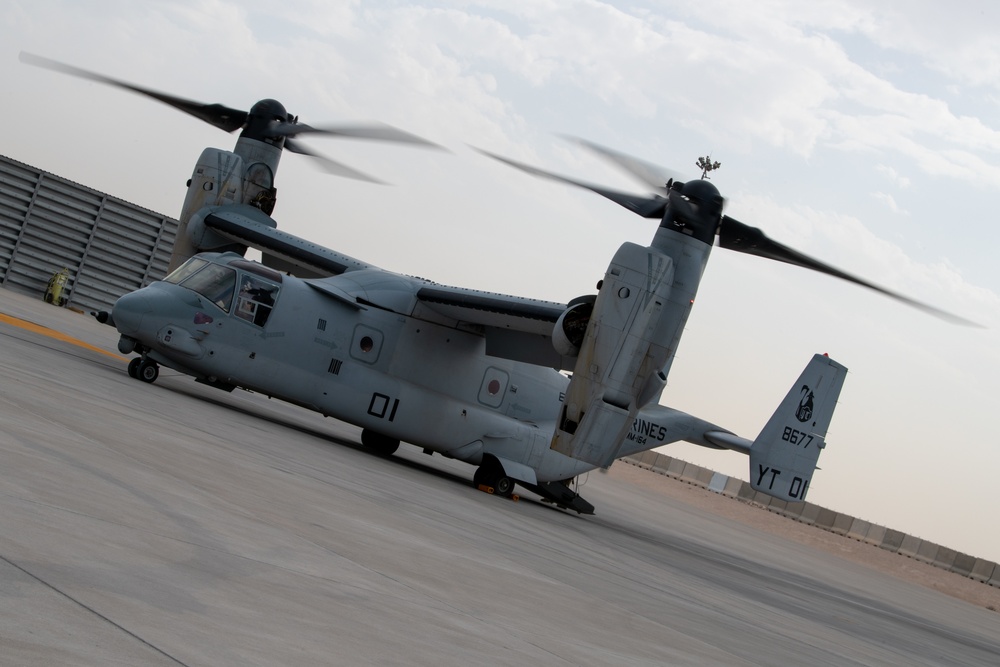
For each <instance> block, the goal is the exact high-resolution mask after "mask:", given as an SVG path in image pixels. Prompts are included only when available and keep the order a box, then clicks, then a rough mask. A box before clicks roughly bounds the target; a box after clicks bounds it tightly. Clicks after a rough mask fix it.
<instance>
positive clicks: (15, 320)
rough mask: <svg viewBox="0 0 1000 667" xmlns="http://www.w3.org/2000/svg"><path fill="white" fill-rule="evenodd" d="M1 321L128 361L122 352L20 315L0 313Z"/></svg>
mask: <svg viewBox="0 0 1000 667" xmlns="http://www.w3.org/2000/svg"><path fill="white" fill-rule="evenodd" d="M0 322H3V323H4V324H10V325H11V326H15V327H19V328H21V329H25V330H27V331H31V332H33V333H37V334H42V335H43V336H48V337H49V338H55V339H56V340H61V341H63V342H64V343H71V344H73V345H77V346H79V347H82V348H85V349H88V350H91V351H93V352H100V353H101V354H104V355H107V356H109V357H111V358H112V359H117V360H118V361H128V358H127V357H123V356H121V355H120V354H115V353H113V352H108V351H107V350H102V349H101V348H99V347H95V346H93V345H91V344H90V343H84V342H83V341H82V340H80V339H79V338H73V337H72V336H70V335H68V334H64V333H62V332H59V331H56V330H55V329H50V328H48V327H43V326H42V325H40V324H35V323H33V322H29V321H28V320H22V319H21V318H19V317H13V316H11V315H4V314H3V313H0Z"/></svg>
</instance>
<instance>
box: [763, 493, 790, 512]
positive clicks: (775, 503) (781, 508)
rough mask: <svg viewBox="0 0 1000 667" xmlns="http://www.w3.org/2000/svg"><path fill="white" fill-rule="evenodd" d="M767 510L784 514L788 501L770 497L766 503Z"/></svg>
mask: <svg viewBox="0 0 1000 667" xmlns="http://www.w3.org/2000/svg"><path fill="white" fill-rule="evenodd" d="M767 509H769V510H770V511H772V512H776V513H778V514H784V513H785V510H787V509H788V501H787V500H782V499H781V498H774V497H771V498H769V499H768V501H767Z"/></svg>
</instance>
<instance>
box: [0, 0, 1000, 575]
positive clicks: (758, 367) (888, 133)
mask: <svg viewBox="0 0 1000 667" xmlns="http://www.w3.org/2000/svg"><path fill="white" fill-rule="evenodd" d="M961 6H962V11H955V8H954V7H953V6H951V5H947V4H942V3H938V2H930V1H924V0H908V1H906V2H903V1H902V0H900V1H897V2H887V1H878V0H859V1H857V2H855V1H853V0H815V1H813V2H809V3H802V2H791V1H789V2H784V1H779V0H758V1H757V2H753V3H746V2H742V1H737V0H703V1H701V2H674V1H672V0H663V1H658V2H654V1H651V0H648V1H636V2H599V1H596V0H586V1H577V0H565V1H557V0H502V1H500V0H485V1H476V0H454V1H452V2H447V1H442V2H429V1H428V2H413V1H409V2H407V1H389V0H387V1H376V2H358V1H348V2H338V1H336V0H287V1H285V2H281V3H275V2H259V1H257V0H243V1H241V2H230V1H226V0H173V1H160V2H157V1H150V2H141V3H140V2H131V1H128V0H118V1H116V0H106V1H103V2H97V1H93V2H86V1H83V2H77V1H72V2H71V1H68V0H66V1H61V0H8V2H7V3H5V11H4V21H3V22H2V23H0V88H2V90H3V91H4V99H5V103H4V104H3V105H2V107H0V122H2V124H3V126H5V127H6V128H7V130H6V132H4V133H3V135H2V138H0V153H3V154H5V155H7V156H9V157H11V158H14V159H16V160H20V161H22V162H25V163H28V164H30V165H33V166H35V167H38V168H40V169H44V170H46V171H51V172H54V173H56V174H59V175H61V176H64V177H66V178H69V179H71V180H74V181H77V182H80V183H83V184H85V185H87V186H89V187H92V188H95V189H97V190H101V191H104V192H108V193H110V194H113V195H115V196H117V197H120V198H122V199H125V200H128V201H131V202H134V203H136V204H140V205H142V206H145V207H148V208H150V209H152V210H154V211H157V212H160V213H164V214H168V215H172V216H177V215H178V213H179V211H180V206H181V203H182V201H183V197H184V183H185V181H186V180H187V179H188V177H189V176H190V173H191V170H192V168H193V166H194V162H195V160H196V159H197V156H198V154H199V153H200V151H201V149H202V148H203V147H205V146H216V147H221V148H227V149H228V148H231V147H232V146H233V144H234V142H235V135H231V136H226V134H225V133H224V132H222V131H220V130H217V129H215V128H213V127H211V126H209V125H206V124H203V123H201V122H199V121H197V120H195V119H193V118H191V117H189V116H186V115H184V114H181V113H178V112H176V111H174V110H172V109H169V108H168V107H165V106H163V105H159V104H157V103H155V102H152V101H149V100H146V99H143V98H140V97H139V96H135V95H131V94H129V93H126V92H122V91H119V90H114V89H110V88H107V87H103V86H100V85H97V84H94V83H90V82H85V81H79V80H75V79H72V78H70V77H66V76H63V75H59V74H55V73H52V72H48V71H45V70H40V69H37V68H33V67H29V66H27V65H23V64H21V63H20V62H19V61H18V53H19V52H20V51H22V50H23V51H28V52H30V53H35V54H39V55H43V56H46V57H49V58H52V59H56V60H61V61H64V62H68V63H71V64H74V65H77V66H79V67H83V68H86V69H90V70H93V71H97V72H101V73H104V74H106V75H108V76H112V77H115V78H119V79H124V80H127V81H131V82H134V83H137V84H140V85H144V86H148V87H151V88H155V89H158V90H163V91H167V92H170V93H172V94H175V95H179V96H182V97H187V98H191V99H195V100H199V101H204V102H220V103H222V104H225V105H227V106H231V107H236V108H243V109H247V108H249V107H250V106H251V105H252V104H253V103H254V102H255V101H257V100H258V99H261V98H266V97H272V98H276V99H279V100H281V101H282V103H283V104H284V105H285V106H286V107H287V108H288V109H289V111H291V112H292V113H294V114H297V115H298V116H299V118H300V120H301V121H303V122H306V123H311V124H320V123H334V122H351V121H359V120H365V121H368V120H378V121H382V122H386V123H389V124H392V125H394V126H397V127H399V128H402V129H405V130H407V131H410V132H413V133H415V134H418V135H420V136H422V137H424V138H426V139H428V140H431V141H434V142H436V143H438V144H440V145H441V146H443V147H445V148H446V149H447V150H444V151H435V150H422V149H416V148H412V147H407V146H398V145H388V144H378V143H373V142H361V141H357V140H341V139H332V138H316V139H311V140H310V141H309V145H310V147H311V148H313V149H314V150H317V151H319V152H322V153H324V154H326V155H328V156H330V157H332V158H335V159H337V160H339V161H342V162H344V163H346V164H349V165H350V166H352V167H354V168H356V169H359V170H362V171H364V172H366V173H368V174H371V175H373V176H376V177H378V178H380V179H382V180H384V181H387V182H388V183H390V184H391V185H375V184H369V183H361V182H358V181H352V180H347V179H342V178H335V177H332V176H329V175H327V174H325V173H324V172H322V171H321V170H318V169H316V168H315V165H314V164H313V162H312V161H311V160H309V159H307V158H304V157H302V156H299V155H292V154H287V153H286V154H285V155H284V156H283V157H282V163H281V166H280V169H279V171H278V174H277V178H276V181H277V185H278V205H277V207H276V209H275V212H274V217H275V218H276V219H277V220H278V223H279V226H280V228H282V229H284V230H286V231H289V232H291V233H293V234H297V235H299V236H303V237H307V238H309V239H311V240H314V241H316V242H319V243H322V244H324V245H326V246H329V247H331V248H334V249H336V250H338V251H340V252H343V253H345V254H348V255H351V256H354V257H357V258H359V259H362V260H364V261H367V262H370V263H372V264H375V265H377V266H381V267H384V268H388V269H392V270H394V271H398V272H401V273H405V274H408V275H418V276H422V277H425V278H430V279H432V280H435V281H437V282H440V283H444V284H452V285H463V286H468V287H474V288H477V289H483V290H489V291H493V292H500V293H505V294H516V295H520V296H531V297H536V298H541V299H547V300H552V301H560V302H566V301H568V300H570V299H572V298H574V297H576V296H579V295H582V294H590V293H593V292H594V286H595V284H596V282H597V280H599V279H600V278H601V277H602V276H603V274H604V272H605V270H606V268H607V264H608V262H609V261H610V259H611V257H612V256H613V255H614V252H615V250H616V249H617V248H618V246H619V245H620V244H622V243H623V242H626V241H631V242H634V243H640V244H643V245H647V244H648V243H649V242H650V240H651V239H652V235H653V233H654V232H655V221H649V220H644V219H642V218H639V217H637V216H635V215H634V214H632V213H630V212H629V211H626V210H625V209H623V208H620V207H619V206H617V205H615V204H613V203H611V202H609V201H606V200H604V199H602V198H600V197H599V196H597V195H595V194H592V193H590V192H587V191H584V190H579V189H575V188H571V187H568V186H565V185H562V184H559V183H555V182H552V181H546V180H541V179H536V178H532V177H531V176H529V175H526V174H524V173H521V172H518V171H515V170H513V169H510V168H509V167H507V166H505V165H502V164H500V163H497V162H494V161H491V160H489V159H488V158H486V157H484V156H482V155H480V154H479V153H477V152H476V151H474V150H473V148H472V147H478V148H483V149H486V150H489V151H492V152H495V153H499V154H502V155H505V156H508V157H510V158H513V159H516V160H520V161H523V162H528V163H530V164H533V165H536V166H538V167H541V168H544V169H548V170H551V171H555V172H558V173H561V174H565V175H568V176H572V177H575V178H578V179H582V180H587V181H590V182H595V183H600V184H604V185H606V186H609V187H613V188H617V189H620V190H625V191H631V192H636V193H644V192H645V189H644V186H642V185H641V184H640V183H638V182H636V181H634V180H633V179H630V178H629V177H628V176H627V175H625V174H623V173H621V172H620V171H619V170H617V169H615V168H614V167H613V166H611V165H608V164H607V163H605V162H602V161H601V160H599V159H597V158H596V157H595V156H594V155H592V154H590V153H588V152H587V151H585V150H584V149H582V148H580V147H579V146H577V145H575V144H574V143H572V142H568V141H566V140H565V138H564V135H570V136H575V137H582V138H585V139H587V140H589V141H592V142H595V143H598V144H601V145H604V146H608V147H611V148H614V149H616V150H618V151H621V152H624V153H628V154H630V155H634V156H636V157H639V158H642V159H644V160H647V161H649V162H654V163H657V164H660V165H663V166H664V167H667V168H670V169H672V170H673V171H675V172H676V173H677V174H678V175H679V176H680V177H681V178H682V179H687V178H694V177H697V176H698V175H699V170H698V169H697V168H696V167H695V161H696V160H697V158H698V157H700V156H711V158H712V159H713V160H717V161H719V162H721V164H722V168H721V169H720V170H718V171H717V172H715V173H714V174H713V175H712V181H713V183H715V185H716V186H717V187H718V188H719V189H720V190H721V191H722V193H723V194H724V195H725V197H726V202H727V203H726V213H727V214H728V215H730V216H732V217H734V218H736V219H738V220H740V221H742V222H744V223H747V224H750V225H753V226H757V227H760V228H762V229H763V230H765V232H766V233H767V234H768V235H770V236H771V237H772V238H775V239H776V240H779V241H781V242H782V243H785V244H787V245H790V246H792V247H794V248H796V249H798V250H800V251H802V252H805V253H807V254H810V255H812V256H814V257H817V258H819V259H821V260H822V261H825V262H827V263H830V264H833V265H834V266H837V267H839V268H841V269H843V270H846V271H848V272H850V273H853V274H856V275H860V276H863V277H865V278H867V279H868V280H870V281H872V282H875V283H877V284H879V285H882V286H885V287H887V288H889V289H892V290H895V291H898V292H902V293H904V294H906V295H908V296H910V297H912V298H915V299H917V300H920V301H923V302H926V303H929V304H931V305H934V306H936V307H939V308H942V309H944V310H947V311H950V312H952V313H955V314H957V315H959V316H962V317H964V318H967V319H969V320H973V321H975V322H977V323H979V324H981V325H982V327H979V328H977V327H967V326H960V325H956V324H952V323H950V322H946V321H943V320H941V319H937V318H935V317H932V316H929V315H927V314H925V313H923V312H921V311H918V310H916V309H913V308H910V307H907V306H905V305H903V304H900V303H898V302H895V301H892V300H889V299H887V298H885V297H883V296H880V295H878V294H875V293H873V292H869V291H867V290H864V289H862V288H859V287H857V286H854V285H850V284H847V283H842V282H840V281H837V280H835V279H833V278H830V277H827V276H822V275H819V274H814V273H810V272H808V271H805V270H802V269H797V268H795V267H791V266H788V265H783V264H779V263H775V262H768V261H765V260H762V259H759V258H756V257H750V256H747V255H741V254H736V253H731V252H728V251H725V250H721V249H718V248H717V249H716V250H715V251H714V252H713V254H712V257H711V260H710V262H709V265H708V269H707V271H706V273H705V277H704V281H703V282H702V285H701V288H700V291H699V294H698V299H697V303H696V304H695V308H694V311H693V313H692V316H691V318H690V320H689V322H688V326H687V329H686V332H685V335H684V338H683V340H682V342H681V345H680V348H679V351H678V355H677V359H676V361H675V363H674V365H673V368H672V371H671V374H670V377H669V384H668V387H667V389H666V391H665V392H664V394H663V397H662V400H661V402H662V403H664V404H667V405H671V406H673V407H676V408H679V409H681V410H685V411H687V412H690V413H692V414H695V415H698V416H700V417H703V418H705V419H708V420H711V421H713V422H715V423H717V424H719V425H720V426H723V427H725V428H729V429H731V430H733V431H735V432H737V433H739V434H741V435H744V436H746V437H749V438H753V437H755V436H756V434H757V432H758V431H759V430H760V429H761V428H762V427H763V425H764V423H765V422H766V421H767V419H768V417H769V416H770V414H771V413H772V412H773V410H774V409H775V408H776V407H777V405H778V403H779V402H780V400H781V398H782V397H783V396H784V394H785V392H786V391H788V389H789V388H790V387H791V385H792V383H793V382H794V381H795V379H796V378H797V376H798V373H799V372H800V371H801V369H802V368H803V367H804V366H805V364H806V362H807V361H808V360H809V358H810V357H811V356H812V355H813V354H814V353H817V352H819V353H829V354H830V356H832V357H833V358H835V359H837V360H838V361H840V362H841V363H843V364H844V365H846V366H847V367H848V368H849V369H850V372H849V375H848V377H847V381H846V383H845V386H844V389H843V393H842V394H841V398H840V404H839V406H838V409H837V413H836V414H835V415H834V419H833V424H832V426H831V429H830V432H829V434H828V437H827V443H828V445H827V449H826V450H825V452H824V454H823V456H822V458H821V459H820V467H821V470H820V471H819V472H817V473H816V475H815V476H814V478H813V484H812V486H811V487H810V498H809V499H810V500H811V501H812V502H815V503H817V504H820V505H823V506H825V507H829V508H831V509H834V510H837V511H840V512H845V513H848V514H852V515H854V516H857V517H860V518H863V519H866V520H869V521H872V522H875V523H878V524H882V525H886V526H889V527H892V528H895V529H898V530H903V531H905V532H908V533H911V534H913V535H916V536H918V537H920V538H923V539H926V540H930V541H933V542H937V543H940V544H944V545H947V546H949V547H951V548H954V549H957V550H959V551H962V552H965V553H968V554H971V555H973V556H976V557H981V558H988V559H991V560H995V561H1000V531H997V530H996V507H997V501H996V491H995V489H996V488H997V484H998V482H997V475H998V471H1000V436H998V435H997V433H998V430H997V428H996V426H995V422H994V421H993V417H994V415H995V414H996V413H997V412H998V411H1000V406H998V400H1000V334H998V332H1000V262H997V261H996V260H995V259H994V254H995V252H994V248H995V246H996V244H997V242H998V240H1000V227H998V222H997V219H996V215H995V213H994V208H995V201H996V198H997V195H998V193H1000V40H997V39H996V35H997V34H998V32H1000V4H997V3H995V2H991V1H989V0H983V1H977V0H965V1H964V2H963V3H961ZM662 451H663V452H664V453H667V454H670V455H673V456H677V457H679V458H683V459H685V460H689V461H693V462H695V463H698V464H700V465H705V466H708V467H711V468H713V469H715V470H718V471H720V472H723V473H725V474H729V475H733V476H739V477H742V478H744V479H746V478H747V476H748V465H747V459H746V458H745V457H743V456H741V455H739V454H735V453H731V452H713V451H708V450H704V449H701V448H698V447H695V446H689V445H674V446H670V447H668V448H665V449H664V450H662ZM592 474H598V473H592ZM584 495H586V494H585V493H584Z"/></svg>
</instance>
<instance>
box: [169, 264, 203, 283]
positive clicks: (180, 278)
mask: <svg viewBox="0 0 1000 667" xmlns="http://www.w3.org/2000/svg"><path fill="white" fill-rule="evenodd" d="M206 264H208V262H206V261H205V260H203V259H198V258H197V257H192V258H191V259H189V260H188V261H186V262H184V263H183V264H181V265H180V266H178V267H177V268H176V269H174V270H173V271H172V272H171V273H170V275H169V276H167V277H166V278H164V279H163V282H165V283H173V284H175V285H180V284H181V283H182V282H184V279H185V278H187V277H189V276H191V275H192V274H195V273H197V272H198V271H199V270H200V269H201V267H203V266H205V265H206Z"/></svg>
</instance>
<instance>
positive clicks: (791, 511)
mask: <svg viewBox="0 0 1000 667" xmlns="http://www.w3.org/2000/svg"><path fill="white" fill-rule="evenodd" d="M806 504H807V503H788V506H787V507H785V511H784V512H782V514H784V515H785V516H787V517H788V518H789V519H795V520H796V521H798V519H799V517H800V516H802V511H803V510H804V509H805V508H806Z"/></svg>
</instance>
